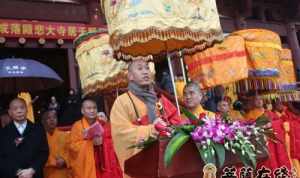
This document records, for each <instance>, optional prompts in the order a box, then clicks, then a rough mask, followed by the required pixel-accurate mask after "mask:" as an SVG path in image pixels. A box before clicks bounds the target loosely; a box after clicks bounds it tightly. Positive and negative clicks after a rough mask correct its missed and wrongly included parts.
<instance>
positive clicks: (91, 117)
mask: <svg viewBox="0 0 300 178" xmlns="http://www.w3.org/2000/svg"><path fill="white" fill-rule="evenodd" d="M81 113H82V115H83V117H82V118H81V120H79V121H77V122H75V123H74V125H73V126H72V129H71V133H70V143H69V149H70V158H69V160H70V166H71V169H72V177H73V178H122V172H121V169H120V166H119V163H118V160H117V158H116V155H115V152H114V150H113V145H112V140H111V135H110V125H109V123H105V122H103V121H102V120H100V119H99V118H98V117H97V113H98V112H97V105H96V102H95V101H94V100H92V99H85V100H84V101H83V103H82V106H81ZM98 123H99V124H101V126H102V127H101V128H103V132H101V130H99V129H96V130H95V131H94V132H93V135H90V136H89V135H87V134H88V129H91V126H92V125H94V124H98Z"/></svg>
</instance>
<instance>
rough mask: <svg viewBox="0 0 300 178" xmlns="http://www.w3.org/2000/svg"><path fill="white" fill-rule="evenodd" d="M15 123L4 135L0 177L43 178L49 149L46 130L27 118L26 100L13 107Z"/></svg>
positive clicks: (11, 124)
mask: <svg viewBox="0 0 300 178" xmlns="http://www.w3.org/2000/svg"><path fill="white" fill-rule="evenodd" d="M8 113H9V116H10V117H11V118H12V120H13V122H11V123H10V124H8V125H7V126H6V127H5V128H4V129H3V130H2V131H1V134H0V140H1V146H0V175H1V176H2V177H4V178H42V177H43V167H44V165H45V163H46V161H47V158H48V154H49V149H48V143H47V138H46V134H45V131H44V129H43V127H41V126H40V125H34V124H33V123H32V122H31V121H29V120H28V119H27V118H26V114H27V107H26V103H25V101H24V100H23V99H20V98H16V99H13V100H12V101H11V102H10V104H9V110H8Z"/></svg>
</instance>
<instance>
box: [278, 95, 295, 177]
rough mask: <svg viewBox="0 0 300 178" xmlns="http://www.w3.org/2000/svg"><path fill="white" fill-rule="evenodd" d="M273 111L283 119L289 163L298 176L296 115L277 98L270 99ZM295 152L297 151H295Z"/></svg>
mask: <svg viewBox="0 0 300 178" xmlns="http://www.w3.org/2000/svg"><path fill="white" fill-rule="evenodd" d="M272 106H273V112H274V113H275V114H276V116H277V117H279V118H280V119H281V120H282V121H283V128H284V132H285V138H284V144H285V147H286V150H287V153H288V157H289V160H290V163H291V165H292V167H293V169H294V171H295V173H296V175H297V177H300V162H299V158H298V156H296V155H295V151H296V150H297V148H298V146H297V145H299V143H298V144H297V139H296V137H295V135H296V134H297V131H298V130H297V129H298V128H299V126H300V123H299V120H298V119H297V117H296V116H295V115H294V114H293V113H291V112H290V111H288V108H287V107H285V106H284V105H283V103H282V102H281V101H280V100H279V99H278V98H276V99H274V100H272ZM296 152H297V151H296Z"/></svg>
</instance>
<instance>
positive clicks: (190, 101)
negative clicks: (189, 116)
mask: <svg viewBox="0 0 300 178" xmlns="http://www.w3.org/2000/svg"><path fill="white" fill-rule="evenodd" d="M202 98H203V93H202V91H201V89H200V86H199V84H198V83H195V82H190V83H188V84H187V85H186V86H185V87H184V89H183V100H184V104H185V107H186V109H187V110H188V111H190V112H191V113H193V114H194V115H195V116H196V117H198V116H199V115H200V114H202V113H204V114H206V115H207V116H209V117H214V116H215V114H214V113H213V112H210V111H208V110H205V109H203V107H202V106H201V101H202ZM183 117H185V116H183Z"/></svg>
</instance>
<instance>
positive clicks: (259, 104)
mask: <svg viewBox="0 0 300 178" xmlns="http://www.w3.org/2000/svg"><path fill="white" fill-rule="evenodd" d="M247 104H248V105H249V107H250V109H249V110H248V111H247V112H246V113H245V116H244V118H245V120H247V121H255V120H256V119H257V118H259V117H261V116H263V115H264V114H265V109H264V102H263V100H262V98H261V97H260V96H254V97H252V98H251V100H249V101H248V103H247Z"/></svg>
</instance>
